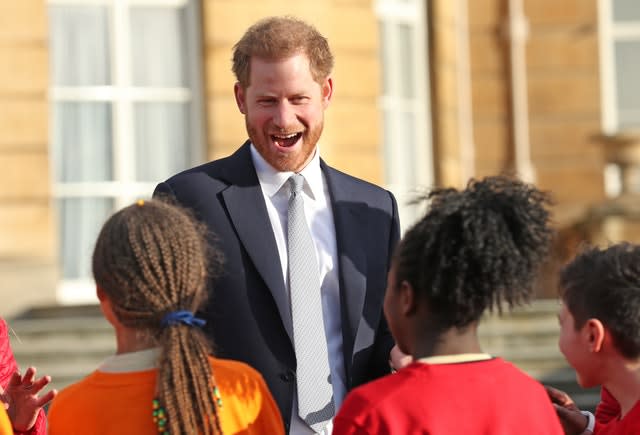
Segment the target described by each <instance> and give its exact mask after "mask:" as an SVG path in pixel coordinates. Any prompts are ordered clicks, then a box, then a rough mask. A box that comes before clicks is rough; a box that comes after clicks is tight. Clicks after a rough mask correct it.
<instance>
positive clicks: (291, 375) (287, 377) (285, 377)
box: [280, 370, 296, 382]
mask: <svg viewBox="0 0 640 435" xmlns="http://www.w3.org/2000/svg"><path fill="white" fill-rule="evenodd" d="M295 377H296V375H295V373H293V371H292V370H287V371H286V372H284V373H280V379H282V380H283V381H285V382H293V379H294V378H295Z"/></svg>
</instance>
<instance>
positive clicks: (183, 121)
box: [135, 103, 193, 182]
mask: <svg viewBox="0 0 640 435" xmlns="http://www.w3.org/2000/svg"><path fill="white" fill-rule="evenodd" d="M188 113H189V105H188V104H180V103H140V104H136V105H135V149H136V156H135V159H136V179H137V180H138V181H153V182H157V181H160V180H164V179H165V178H167V177H169V176H170V175H172V174H173V173H175V172H178V171H181V170H183V169H186V168H187V167H189V166H191V164H192V163H193V159H192V154H193V153H192V150H193V149H192V147H191V146H190V144H191V140H190V137H189V128H188Z"/></svg>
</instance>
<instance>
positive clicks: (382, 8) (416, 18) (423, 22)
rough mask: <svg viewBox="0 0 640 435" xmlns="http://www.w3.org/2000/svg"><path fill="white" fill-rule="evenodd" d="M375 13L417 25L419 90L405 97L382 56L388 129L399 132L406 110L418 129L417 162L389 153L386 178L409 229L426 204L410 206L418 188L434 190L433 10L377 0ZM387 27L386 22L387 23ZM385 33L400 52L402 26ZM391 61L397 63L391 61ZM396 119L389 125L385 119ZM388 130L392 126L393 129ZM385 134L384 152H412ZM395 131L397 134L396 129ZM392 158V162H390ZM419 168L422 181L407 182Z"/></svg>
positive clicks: (417, 2) (414, 2)
mask: <svg viewBox="0 0 640 435" xmlns="http://www.w3.org/2000/svg"><path fill="white" fill-rule="evenodd" d="M375 12H376V16H377V18H378V22H379V23H380V24H389V25H398V24H403V25H406V26H408V27H410V28H412V30H413V31H412V32H411V34H412V35H413V40H412V45H413V53H412V56H411V59H412V60H413V62H412V67H413V71H412V76H413V80H414V83H412V85H411V86H412V88H413V89H414V90H415V95H414V96H413V97H412V98H406V97H402V96H401V89H402V76H401V74H400V73H399V72H398V71H397V70H396V69H395V68H393V67H392V66H390V65H385V64H384V59H382V58H381V59H380V63H381V68H383V70H384V72H383V74H384V75H385V76H386V77H388V83H389V86H390V93H389V94H387V95H381V96H380V99H379V107H380V110H381V112H382V115H383V116H382V119H383V124H382V125H383V129H389V130H390V131H391V132H393V131H398V130H399V129H400V128H402V127H401V116H402V114H406V113H411V114H413V116H414V119H415V121H416V122H415V125H414V132H413V134H412V136H413V137H414V138H415V143H414V144H413V146H412V147H411V148H412V149H413V150H414V152H415V153H416V154H415V155H414V156H413V157H414V158H413V159H412V161H413V166H412V167H407V165H406V163H405V162H406V159H402V158H398V159H394V158H392V157H391V158H390V159H387V158H386V157H383V161H384V165H385V183H386V186H387V188H388V189H389V190H391V191H392V192H393V193H394V195H395V196H396V198H397V200H398V208H399V213H400V222H401V224H402V227H403V229H406V228H408V227H409V226H410V225H411V224H413V223H414V222H415V221H416V220H417V218H419V216H420V214H421V213H422V212H423V211H424V208H422V207H416V206H411V205H409V202H410V201H411V200H413V199H414V198H415V196H416V193H418V192H419V191H424V190H425V189H430V188H431V187H432V186H433V184H434V178H435V177H434V166H433V144H432V140H431V130H432V129H431V116H430V110H429V109H430V103H429V102H430V100H431V98H430V92H429V55H428V49H427V47H428V36H427V35H428V32H427V9H426V1H425V0H377V1H376V4H375ZM381 27H382V26H381ZM383 38H385V35H380V39H381V40H380V44H382V43H386V44H388V46H389V47H390V49H389V52H390V53H400V52H401V50H399V48H398V47H399V43H400V38H399V35H398V32H397V30H393V31H391V32H390V37H389V39H386V40H384V41H383ZM391 63H394V62H393V60H391ZM385 119H390V122H389V124H386V123H385V122H384V120H385ZM387 131H388V130H387ZM385 136H389V135H388V134H384V133H383V136H382V137H383V139H382V147H383V156H390V155H396V154H402V153H407V152H410V151H409V149H410V148H408V147H407V145H408V144H406V143H400V142H399V141H398V142H393V143H385V140H384V138H385ZM391 136H392V137H393V136H395V135H394V134H391ZM388 160H391V161H388ZM407 171H413V172H414V174H415V181H416V185H411V186H409V185H406V184H405V183H404V182H402V181H401V180H402V178H403V177H402V174H403V173H406V172H407Z"/></svg>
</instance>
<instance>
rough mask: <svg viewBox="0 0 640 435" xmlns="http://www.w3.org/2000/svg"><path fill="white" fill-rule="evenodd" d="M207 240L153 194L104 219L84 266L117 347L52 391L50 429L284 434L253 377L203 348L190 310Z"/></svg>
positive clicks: (217, 263)
mask: <svg viewBox="0 0 640 435" xmlns="http://www.w3.org/2000/svg"><path fill="white" fill-rule="evenodd" d="M207 240H208V237H207V235H206V234H205V232H204V231H203V229H202V226H201V225H200V224H198V223H197V222H196V221H195V220H194V219H193V218H191V217H190V216H189V215H188V214H187V213H186V211H184V210H181V209H179V208H177V207H175V206H173V205H170V204H167V203H164V202H161V201H158V200H151V201H142V200H141V201H138V202H137V203H136V204H133V205H131V206H129V207H126V208H124V209H122V210H120V211H119V212H117V213H115V214H114V215H113V216H111V218H109V219H108V220H107V222H106V223H105V224H104V227H103V228H102V230H101V232H100V235H99V236H98V240H97V242H96V246H95V249H94V253H93V274H94V277H95V281H96V287H97V293H98V299H99V300H100V305H101V308H102V311H103V313H104V316H105V317H106V318H107V320H108V321H109V322H110V323H111V324H112V325H113V327H114V329H115V334H116V343H117V352H116V355H114V356H112V357H109V358H107V359H106V360H105V361H104V362H103V363H102V365H101V366H100V367H99V368H98V369H97V370H96V371H94V372H93V373H91V374H90V375H89V376H87V377H86V378H85V379H83V380H81V381H79V382H78V383H76V384H73V385H71V386H69V387H68V388H66V389H64V390H62V391H61V392H60V393H59V395H58V397H57V398H56V399H55V400H54V401H53V402H52V405H51V408H50V411H49V433H50V435H59V434H64V435H73V434H88V433H90V434H105V435H111V434H113V435H116V434H117V435H121V434H137V435H145V434H158V433H159V434H171V435H183V434H185V435H186V434H198V433H199V434H222V433H226V434H263V433H264V434H266V433H268V434H281V433H284V428H283V423H282V420H281V417H280V414H279V412H278V408H277V406H276V404H275V402H274V400H273V398H272V396H271V394H270V393H269V391H268V389H267V387H266V384H265V383H264V381H263V379H262V377H261V376H260V375H259V374H258V373H257V372H256V371H255V370H253V369H252V368H250V367H249V366H247V365H246V364H244V363H240V362H236V361H230V360H221V359H216V358H213V357H211V356H210V354H211V347H210V344H209V342H208V341H207V338H206V337H205V335H204V334H203V332H202V331H201V326H202V325H203V324H204V321H203V320H201V319H199V318H197V317H195V316H194V312H195V311H197V310H198V309H199V308H200V307H201V306H202V304H203V302H204V300H205V298H206V296H207V289H206V288H205V287H206V282H207V277H208V276H209V274H216V273H219V272H220V269H221V264H222V261H221V258H220V255H219V254H218V253H217V252H216V251H214V250H213V249H212V248H211V246H212V245H211V244H209V243H207Z"/></svg>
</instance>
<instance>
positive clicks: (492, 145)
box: [431, 0, 604, 225]
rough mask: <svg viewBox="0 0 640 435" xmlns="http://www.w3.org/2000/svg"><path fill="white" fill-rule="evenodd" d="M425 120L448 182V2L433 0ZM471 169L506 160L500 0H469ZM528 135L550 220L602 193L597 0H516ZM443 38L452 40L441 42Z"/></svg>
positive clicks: (504, 3) (451, 84) (442, 178)
mask: <svg viewBox="0 0 640 435" xmlns="http://www.w3.org/2000/svg"><path fill="white" fill-rule="evenodd" d="M433 4H434V5H433V13H432V17H431V19H432V33H433V38H434V41H433V42H432V44H433V46H434V47H433V50H434V57H433V59H434V65H433V75H434V80H433V82H434V83H433V84H434V86H435V90H434V95H435V96H436V98H435V100H434V102H433V104H434V106H433V107H434V124H435V129H436V132H437V136H436V143H437V144H438V150H439V155H438V156H437V160H436V161H437V166H438V173H439V182H440V183H441V184H454V185H455V184H456V183H455V175H456V169H457V168H459V164H460V157H461V154H460V152H459V149H458V148H459V147H458V146H457V144H458V143H459V140H460V138H459V133H458V134H456V131H458V132H459V125H457V124H456V120H455V116H453V114H452V111H453V110H452V108H453V109H455V107H456V106H455V98H456V94H455V86H456V80H457V78H456V74H455V71H456V70H457V68H458V65H456V63H455V60H452V59H454V58H453V57H452V56H451V52H452V51H455V46H454V42H453V41H454V40H455V26H454V24H453V23H454V22H455V20H456V19H459V15H456V14H457V13H458V12H459V11H456V10H455V8H456V5H457V4H458V2H449V1H446V0H435V1H434V2H433ZM467 4H468V24H469V26H468V29H469V49H470V53H469V54H470V67H471V95H472V104H473V140H474V144H475V158H474V171H475V175H476V176H485V175H490V174H496V173H500V172H503V171H508V170H511V169H512V168H513V138H512V136H513V132H512V128H513V123H512V113H511V101H510V99H511V89H510V71H509V45H508V44H509V41H508V34H507V19H508V0H473V1H471V0H469V1H467ZM523 6H524V14H525V16H526V18H527V21H528V24H529V37H528V40H527V42H526V48H525V50H526V52H525V54H526V70H527V96H528V110H529V133H530V134H529V139H530V146H531V158H532V163H533V167H534V169H535V172H536V183H537V184H538V185H539V186H540V187H542V188H544V189H547V190H550V191H552V193H553V195H554V197H555V199H556V202H557V206H556V207H555V208H554V212H555V217H556V219H557V221H558V223H559V224H560V225H563V224H565V223H567V222H570V221H571V219H574V218H575V217H576V216H578V215H580V214H581V213H582V212H583V211H584V210H585V208H586V207H588V206H589V205H590V204H593V203H594V202H598V201H600V200H602V199H603V197H604V183H603V175H602V174H603V158H602V151H601V149H600V147H599V146H598V145H597V144H595V143H593V141H592V140H591V137H592V136H593V135H595V134H597V133H598V132H599V129H600V124H599V123H600V101H599V89H600V83H599V73H598V62H599V57H598V45H597V18H598V17H597V1H596V0H564V1H561V2H559V1H556V0H524V1H523ZM451 47H453V48H451Z"/></svg>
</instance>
